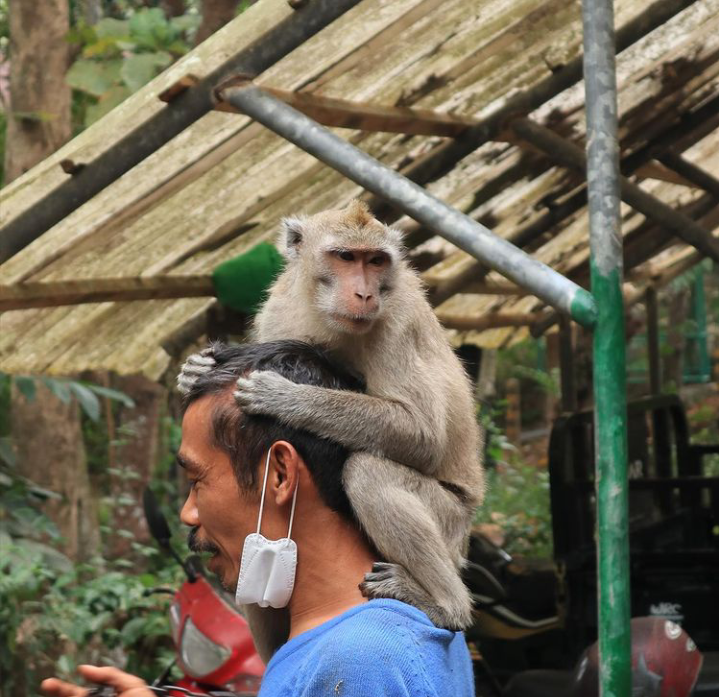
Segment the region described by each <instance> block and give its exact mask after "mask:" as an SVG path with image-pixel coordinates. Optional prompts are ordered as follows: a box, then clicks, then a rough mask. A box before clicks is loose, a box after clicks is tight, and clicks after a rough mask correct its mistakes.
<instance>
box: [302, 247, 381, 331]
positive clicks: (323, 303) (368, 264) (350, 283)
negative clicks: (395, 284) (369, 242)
mask: <svg viewBox="0 0 719 697" xmlns="http://www.w3.org/2000/svg"><path fill="white" fill-rule="evenodd" d="M320 254H321V259H320V261H319V263H318V264H317V267H318V269H319V273H318V274H317V275H316V284H317V285H316V288H315V297H316V302H317V307H318V309H319V310H320V312H321V313H322V315H323V317H324V318H325V319H326V320H327V322H328V323H329V325H330V326H331V327H332V328H333V329H335V330H336V331H340V332H345V333H349V334H365V333H367V332H368V331H369V330H370V329H371V328H372V327H373V325H374V324H375V322H376V321H377V320H378V319H379V318H380V317H381V315H382V309H383V300H384V296H385V295H386V294H387V292H388V291H389V288H390V279H391V276H392V271H393V269H392V257H391V256H390V254H389V253H388V252H387V251H386V250H383V249H367V248H364V247H345V246H336V245H332V246H330V247H328V248H325V249H323V250H322V251H321V253H320Z"/></svg>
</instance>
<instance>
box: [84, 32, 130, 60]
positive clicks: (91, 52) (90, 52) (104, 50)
mask: <svg viewBox="0 0 719 697" xmlns="http://www.w3.org/2000/svg"><path fill="white" fill-rule="evenodd" d="M120 53H121V48H120V46H118V42H117V39H115V38H113V37H112V36H106V37H104V38H102V39H98V40H97V41H95V42H94V43H91V44H89V45H88V46H85V48H84V49H83V50H82V57H83V58H108V57H111V56H117V55H119V54H120Z"/></svg>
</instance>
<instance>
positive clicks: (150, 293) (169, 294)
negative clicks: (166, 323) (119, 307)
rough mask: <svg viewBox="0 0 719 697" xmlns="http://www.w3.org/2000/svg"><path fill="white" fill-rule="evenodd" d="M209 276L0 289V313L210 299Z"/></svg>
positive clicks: (27, 285)
mask: <svg viewBox="0 0 719 697" xmlns="http://www.w3.org/2000/svg"><path fill="white" fill-rule="evenodd" d="M214 295H215V289H214V287H213V285H212V279H211V278H210V277H209V276H155V277H150V278H97V279H86V280H81V281H47V282H37V283H18V284H16V285H12V286H3V285H0V312H2V311H7V310H26V309H29V308H38V307H59V306H60V305H81V304H83V303H102V302H116V301H117V302H128V301H131V300H168V299H172V298H203V297H214Z"/></svg>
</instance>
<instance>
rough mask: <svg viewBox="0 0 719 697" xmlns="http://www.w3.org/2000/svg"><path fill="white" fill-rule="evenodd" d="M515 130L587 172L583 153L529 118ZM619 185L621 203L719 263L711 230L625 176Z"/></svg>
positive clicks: (567, 164) (515, 124)
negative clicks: (626, 204)
mask: <svg viewBox="0 0 719 697" xmlns="http://www.w3.org/2000/svg"><path fill="white" fill-rule="evenodd" d="M512 128H513V129H514V130H515V131H516V133H517V134H518V135H520V136H521V137H522V138H523V139H524V140H526V141H527V142H528V143H530V144H531V145H532V146H533V147H537V148H539V149H540V150H543V151H544V152H545V153H546V154H547V155H548V156H549V157H551V158H553V159H554V160H555V161H556V162H557V163H558V164H560V165H562V166H564V167H568V168H570V169H577V170H579V171H581V172H585V171H586V167H587V160H586V156H585V154H584V151H583V150H582V149H581V148H580V147H579V146H577V145H575V144H574V143H573V142H571V141H569V140H567V139H565V138H562V137H561V136H559V135H557V134H556V133H555V132H554V131H552V130H551V129H549V128H546V127H545V126H542V125H540V124H538V123H536V122H534V121H532V120H531V119H527V118H518V119H516V120H515V121H513V122H512ZM620 183H621V195H622V201H624V202H625V203H628V204H629V205H630V206H631V207H632V208H634V209H635V210H637V211H639V212H640V213H642V215H645V216H646V217H647V218H650V219H652V220H654V221H655V222H656V223H658V224H659V225H661V226H662V227H665V228H667V229H669V230H671V231H672V233H673V234H674V235H676V236H677V237H679V238H680V239H682V240H684V241H685V242H687V243H688V244H690V245H692V246H693V247H695V248H696V249H698V250H699V251H700V252H701V253H702V254H704V255H705V256H708V257H709V258H710V259H712V260H714V261H716V262H719V240H717V239H716V238H714V237H713V236H712V234H711V233H710V232H709V231H708V230H705V229H704V228H703V227H702V226H701V225H699V223H697V222H695V221H694V220H692V219H691V218H689V217H688V216H686V215H684V214H682V213H680V212H679V211H677V210H675V209H674V208H672V207H671V206H667V205H666V204H665V203H663V202H662V201H660V200H659V199H657V198H656V197H655V196H652V195H651V194H649V193H647V192H646V191H644V190H643V189H642V188H640V187H639V186H637V185H636V184H633V183H632V182H631V181H629V179H627V178H626V177H622V178H621V182H620Z"/></svg>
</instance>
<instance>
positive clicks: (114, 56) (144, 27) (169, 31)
mask: <svg viewBox="0 0 719 697" xmlns="http://www.w3.org/2000/svg"><path fill="white" fill-rule="evenodd" d="M199 22H200V17H199V16H198V15H196V14H187V15H183V16H181V17H172V18H170V19H168V18H166V17H165V14H164V13H163V12H162V10H161V9H159V8H157V7H150V8H148V7H143V8H141V9H139V10H137V11H135V12H132V13H130V14H129V18H128V19H117V18H114V17H105V18H103V19H101V20H100V21H99V22H98V23H97V24H96V25H94V26H88V25H87V24H79V25H78V26H76V27H75V28H73V30H72V31H71V32H70V35H69V37H68V40H69V41H70V42H71V43H72V44H74V45H77V46H78V47H79V48H80V50H81V52H80V57H79V58H78V59H77V60H76V61H75V62H74V63H73V65H72V66H71V67H70V69H69V70H68V72H67V75H66V79H67V82H68V84H69V85H70V86H71V87H72V88H73V89H74V90H75V91H76V92H77V93H79V98H78V99H77V100H76V105H75V106H76V109H75V118H77V119H80V120H82V123H83V125H84V126H88V125H90V124H91V123H93V122H94V121H97V120H98V119H99V118H101V117H102V116H104V115H105V114H107V113H108V112H109V111H111V110H112V109H114V108H115V107H116V106H117V105H118V104H120V103H121V102H122V101H124V99H125V98H126V97H128V96H129V95H130V94H132V93H133V92H135V91H137V90H138V89H140V88H141V87H143V86H144V85H146V84H147V83H148V82H150V81H151V80H152V79H153V78H155V77H156V76H157V75H159V74H160V72H162V71H163V70H164V69H165V68H167V67H168V66H169V65H171V64H172V63H173V62H174V61H175V60H176V59H177V58H178V57H179V56H181V55H183V54H184V53H186V52H187V51H188V50H189V47H190V41H191V38H192V36H193V34H194V32H195V31H196V29H197V26H198V25H199Z"/></svg>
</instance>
